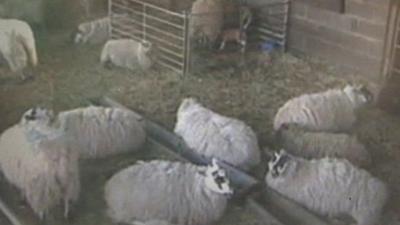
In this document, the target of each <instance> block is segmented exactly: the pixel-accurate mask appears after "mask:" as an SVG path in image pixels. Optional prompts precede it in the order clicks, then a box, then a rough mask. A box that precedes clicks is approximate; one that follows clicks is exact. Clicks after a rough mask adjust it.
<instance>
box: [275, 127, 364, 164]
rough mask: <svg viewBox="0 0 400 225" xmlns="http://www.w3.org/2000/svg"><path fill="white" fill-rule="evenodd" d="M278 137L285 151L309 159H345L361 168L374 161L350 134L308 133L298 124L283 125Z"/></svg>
mask: <svg viewBox="0 0 400 225" xmlns="http://www.w3.org/2000/svg"><path fill="white" fill-rule="evenodd" d="M277 137H278V139H279V142H280V144H281V146H282V147H283V148H284V149H285V150H287V151H288V152H290V153H292V154H294V155H297V156H301V157H304V158H307V159H311V158H324V157H335V158H344V159H347V160H349V161H350V162H351V163H353V164H354V165H356V166H360V167H366V166H368V165H369V164H370V163H371V161H372V159H371V156H370V154H369V152H368V150H367V149H366V148H365V146H364V145H363V144H362V143H361V142H360V141H359V140H358V139H357V137H355V136H352V135H349V134H345V133H328V132H315V131H307V130H306V129H304V128H302V127H301V126H300V125H298V124H282V126H281V127H280V129H279V130H278V132H277Z"/></svg>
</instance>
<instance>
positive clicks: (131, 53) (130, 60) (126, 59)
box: [100, 39, 154, 70]
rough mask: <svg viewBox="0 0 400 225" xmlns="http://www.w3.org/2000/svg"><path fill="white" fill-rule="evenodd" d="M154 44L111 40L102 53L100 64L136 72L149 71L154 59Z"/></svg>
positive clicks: (128, 40)
mask: <svg viewBox="0 0 400 225" xmlns="http://www.w3.org/2000/svg"><path fill="white" fill-rule="evenodd" d="M152 49H153V47H152V44H151V43H150V42H147V41H143V42H137V41H135V40H132V39H118V40H109V41H107V43H106V44H105V45H104V47H103V50H102V52H101V57H100V62H101V63H102V64H103V65H107V64H108V63H112V64H114V65H116V66H120V67H124V68H128V69H130V70H136V69H138V67H140V68H141V69H142V70H147V69H149V68H150V67H151V66H152V64H153V62H154V58H153V55H152Z"/></svg>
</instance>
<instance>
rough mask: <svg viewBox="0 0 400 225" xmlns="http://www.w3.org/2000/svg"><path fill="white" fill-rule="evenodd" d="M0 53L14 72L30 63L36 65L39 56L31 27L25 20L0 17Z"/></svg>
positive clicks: (19, 70)
mask: <svg viewBox="0 0 400 225" xmlns="http://www.w3.org/2000/svg"><path fill="white" fill-rule="evenodd" d="M0 54H1V55H2V58H4V59H5V61H6V62H7V64H8V66H9V67H10V70H11V71H12V72H20V73H21V75H22V78H25V77H24V76H25V74H24V73H23V69H24V68H25V67H27V66H28V64H30V65H31V66H32V67H35V66H36V65H37V64H38V57H37V52H36V46H35V38H34V35H33V32H32V29H31V27H30V26H29V25H28V24H27V23H26V22H24V21H21V20H16V19H0Z"/></svg>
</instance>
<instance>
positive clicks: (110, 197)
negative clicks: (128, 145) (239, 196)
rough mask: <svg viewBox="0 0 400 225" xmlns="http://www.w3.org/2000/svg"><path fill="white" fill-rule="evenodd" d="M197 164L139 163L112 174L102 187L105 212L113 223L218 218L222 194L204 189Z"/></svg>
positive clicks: (200, 222)
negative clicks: (105, 204)
mask: <svg viewBox="0 0 400 225" xmlns="http://www.w3.org/2000/svg"><path fill="white" fill-rule="evenodd" d="M197 170H198V166H195V165H192V164H187V163H180V162H168V161H158V160H154V161H150V162H146V163H143V162H142V163H138V164H135V165H133V166H130V167H128V168H126V169H124V170H122V171H120V172H118V173H117V174H115V175H114V176H113V177H112V178H111V179H110V180H109V181H108V182H107V184H106V186H105V199H106V202H107V205H108V214H109V216H110V217H111V218H113V220H114V222H125V223H129V221H134V220H139V221H147V220H151V219H158V220H165V221H168V222H170V223H174V224H177V225H205V224H211V223H213V222H215V221H216V220H218V219H219V218H220V217H221V216H222V214H223V212H224V211H225V207H226V204H227V199H226V197H225V196H224V195H221V194H216V193H214V192H212V191H210V190H208V189H207V187H206V186H205V184H204V177H203V176H202V175H200V174H199V173H198V171H197Z"/></svg>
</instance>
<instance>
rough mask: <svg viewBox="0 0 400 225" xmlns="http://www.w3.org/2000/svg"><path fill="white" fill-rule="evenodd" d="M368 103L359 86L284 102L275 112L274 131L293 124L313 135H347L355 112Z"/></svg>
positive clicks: (368, 94)
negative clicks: (328, 133)
mask: <svg viewBox="0 0 400 225" xmlns="http://www.w3.org/2000/svg"><path fill="white" fill-rule="evenodd" d="M371 101H372V95H371V93H370V92H369V91H368V90H367V89H366V88H365V87H363V86H351V85H347V86H346V87H345V88H343V89H331V90H328V91H325V92H320V93H313V94H305V95H301V96H299V97H296V98H293V99H291V100H289V101H287V102H286V103H285V104H284V105H283V106H282V107H281V108H280V109H279V110H278V112H277V114H276V115H275V119H274V129H275V130H278V129H279V128H280V127H281V125H282V124H290V123H296V124H299V125H301V126H302V127H304V128H306V129H309V130H313V131H330V132H342V131H348V130H349V129H350V128H352V126H353V125H354V123H355V122H356V119H357V115H356V113H357V110H358V109H359V108H360V107H362V106H364V105H366V104H367V103H369V102H371Z"/></svg>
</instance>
